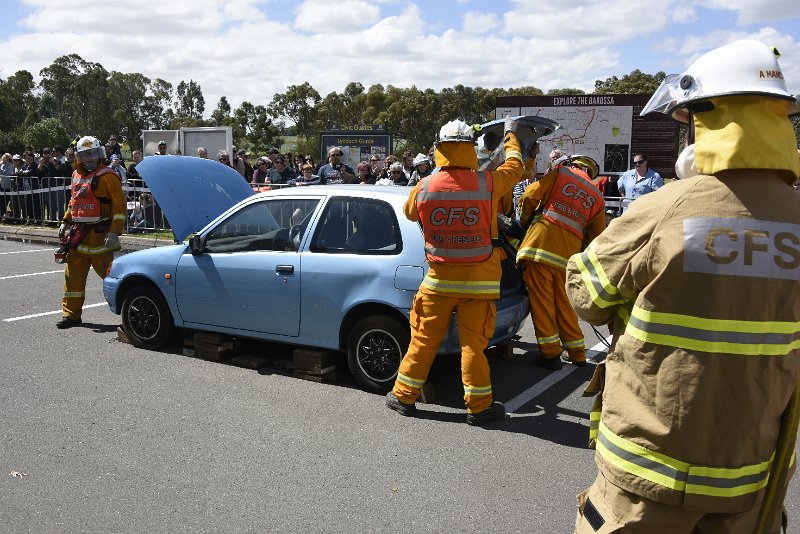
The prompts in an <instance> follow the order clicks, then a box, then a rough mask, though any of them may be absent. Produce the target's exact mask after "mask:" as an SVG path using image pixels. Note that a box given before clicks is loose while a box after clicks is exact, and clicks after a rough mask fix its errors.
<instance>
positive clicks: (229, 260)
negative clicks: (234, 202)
mask: <svg viewBox="0 0 800 534" xmlns="http://www.w3.org/2000/svg"><path fill="white" fill-rule="evenodd" d="M318 204H319V200H318V199H308V198H305V199H291V198H281V197H277V198H268V199H259V200H258V201H255V202H251V203H249V204H246V205H245V206H242V207H241V208H240V209H239V210H237V211H235V212H234V213H232V214H230V215H229V216H228V217H226V218H225V219H223V220H222V221H220V223H219V224H217V225H216V226H214V228H212V229H211V230H209V231H208V232H206V233H205V234H204V235H203V236H202V242H203V247H202V253H200V254H192V253H191V252H190V251H187V253H185V254H184V255H183V256H182V257H181V259H180V261H179V263H178V268H177V272H176V276H175V278H176V282H175V289H176V300H177V305H178V310H179V312H180V314H181V317H182V318H183V320H184V321H185V322H186V323H190V324H189V326H191V324H195V325H212V326H219V327H225V328H234V329H237V330H244V331H250V332H260V333H268V334H276V335H284V336H297V335H298V330H299V326H300V311H301V301H300V285H301V279H302V277H301V271H300V253H299V252H298V245H299V243H300V242H301V241H302V238H303V236H304V235H305V232H306V229H307V226H308V221H309V220H311V218H312V216H313V212H314V210H315V209H316V207H317V205H318Z"/></svg>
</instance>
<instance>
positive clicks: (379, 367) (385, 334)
mask: <svg viewBox="0 0 800 534" xmlns="http://www.w3.org/2000/svg"><path fill="white" fill-rule="evenodd" d="M410 340H411V334H410V332H409V327H408V324H401V323H400V322H399V321H396V320H395V319H392V318H390V317H386V316H382V315H378V316H374V317H366V318H364V319H361V320H360V321H358V322H357V323H356V324H355V326H354V327H353V329H352V330H350V334H349V335H348V336H347V366H348V367H349V368H350V372H351V373H352V374H353V378H355V380H356V382H358V383H359V384H360V385H361V386H363V387H364V389H366V390H367V391H372V392H375V393H382V392H386V391H389V389H391V387H392V386H393V385H394V380H395V378H396V377H397V369H398V368H399V367H400V361H401V360H402V359H403V356H404V355H405V353H406V350H407V349H408V343H409V342H410Z"/></svg>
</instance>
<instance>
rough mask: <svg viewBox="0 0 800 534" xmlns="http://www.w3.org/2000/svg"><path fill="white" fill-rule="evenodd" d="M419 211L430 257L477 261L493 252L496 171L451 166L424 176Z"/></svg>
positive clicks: (487, 257)
mask: <svg viewBox="0 0 800 534" xmlns="http://www.w3.org/2000/svg"><path fill="white" fill-rule="evenodd" d="M422 181H423V183H422V185H420V187H419V189H418V190H417V213H418V214H419V217H420V221H421V222H422V233H423V235H424V236H425V255H426V257H427V259H428V261H433V262H454V263H474V262H480V261H485V260H488V259H489V257H490V256H491V255H492V248H493V245H492V237H491V236H492V224H491V223H492V221H491V217H492V215H493V214H494V213H495V212H494V211H493V210H492V205H491V204H492V175H491V174H489V173H487V172H485V171H478V172H475V171H471V170H469V169H447V170H443V171H441V172H438V173H436V174H433V175H431V176H426V177H425V178H423V179H422Z"/></svg>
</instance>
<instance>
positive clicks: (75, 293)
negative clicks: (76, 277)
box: [64, 291, 86, 299]
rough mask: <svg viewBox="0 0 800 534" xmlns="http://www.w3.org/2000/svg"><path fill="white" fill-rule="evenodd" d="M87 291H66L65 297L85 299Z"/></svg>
mask: <svg viewBox="0 0 800 534" xmlns="http://www.w3.org/2000/svg"><path fill="white" fill-rule="evenodd" d="M85 296H86V292H85V291H64V297H66V298H68V299H69V298H76V297H85Z"/></svg>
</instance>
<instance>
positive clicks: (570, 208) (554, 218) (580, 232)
mask: <svg viewBox="0 0 800 534" xmlns="http://www.w3.org/2000/svg"><path fill="white" fill-rule="evenodd" d="M581 174H582V173H578V172H575V171H574V170H572V169H568V168H566V167H561V168H560V169H559V172H558V176H557V177H556V181H555V183H554V184H553V188H552V189H551V190H550V195H549V197H548V198H547V203H546V204H545V206H544V209H543V211H542V216H543V217H544V218H545V219H547V220H548V221H550V222H552V223H554V224H557V225H558V226H560V227H562V228H564V229H566V230H568V231H569V232H572V233H573V234H575V235H576V236H578V237H580V238H581V239H583V237H584V234H585V233H586V227H587V226H588V225H589V221H591V220H592V219H594V218H595V216H596V215H597V214H598V213H600V211H602V209H603V205H604V201H603V196H602V194H601V193H600V191H599V190H598V189H597V187H596V186H595V185H594V184H593V183H592V182H591V181H590V180H589V178H588V177H584V176H581Z"/></svg>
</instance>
